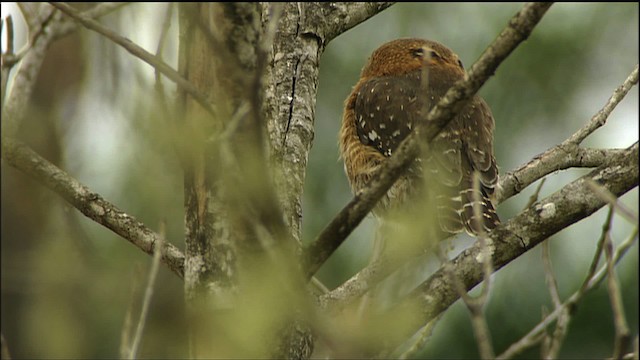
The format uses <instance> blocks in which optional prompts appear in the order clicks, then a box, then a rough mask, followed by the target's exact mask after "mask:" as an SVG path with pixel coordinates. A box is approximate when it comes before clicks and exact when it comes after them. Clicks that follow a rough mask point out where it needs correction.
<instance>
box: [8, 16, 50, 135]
mask: <svg viewBox="0 0 640 360" xmlns="http://www.w3.org/2000/svg"><path fill="white" fill-rule="evenodd" d="M45 7H47V8H50V7H48V6H45V5H41V6H40V9H43V8H45ZM24 8H25V9H26V8H29V9H31V8H30V7H24ZM42 11H46V10H42ZM48 13H49V14H50V15H51V13H50V12H48ZM60 24H61V22H60V21H59V17H56V16H53V18H52V17H51V16H47V17H45V19H44V20H43V22H41V23H37V24H36V26H37V27H38V29H37V30H36V29H34V28H32V27H30V29H29V32H30V33H31V34H30V36H31V39H32V44H31V46H30V47H28V48H26V49H25V51H26V52H22V53H21V55H16V59H14V60H13V61H18V60H19V59H22V64H21V66H20V69H19V71H18V72H17V73H16V75H15V77H14V78H13V81H12V84H11V93H10V96H9V97H7V98H6V101H5V102H4V103H3V104H2V105H3V107H2V134H3V136H14V135H15V134H16V132H17V131H18V129H19V128H20V124H21V123H22V120H23V119H24V116H25V113H26V111H25V110H26V108H27V104H28V102H29V100H30V99H31V93H32V92H33V87H34V85H35V82H36V80H37V78H38V76H37V75H38V72H39V71H40V66H41V65H42V62H43V61H44V57H45V55H46V51H47V48H48V47H49V44H51V42H52V41H53V39H54V35H55V34H56V32H57V29H58V28H59V26H60ZM34 32H35V33H37V34H34ZM5 61H8V60H7V59H3V72H4V67H5V65H6V64H5ZM3 77H4V75H3ZM6 90H7V89H3V94H2V96H3V97H4V96H5V94H4V91H6Z"/></svg>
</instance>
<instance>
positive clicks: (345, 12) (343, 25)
mask: <svg viewBox="0 0 640 360" xmlns="http://www.w3.org/2000/svg"><path fill="white" fill-rule="evenodd" d="M391 5H393V2H332V3H328V2H327V3H324V2H317V3H307V4H305V12H306V13H310V14H321V15H319V16H314V18H317V19H322V20H324V19H334V20H333V21H323V22H322V23H321V24H316V23H313V22H314V21H317V20H315V19H313V18H309V17H304V18H303V19H302V23H303V29H302V31H303V32H306V31H307V29H308V28H313V29H314V30H313V31H321V32H322V34H319V35H320V37H321V38H322V39H323V41H324V42H325V44H326V43H328V42H329V41H331V40H333V39H334V38H336V37H337V36H339V35H340V34H342V33H344V32H346V31H347V30H349V29H351V28H353V27H354V26H356V25H358V24H360V23H361V22H363V21H365V20H367V19H369V18H370V17H372V16H374V15H376V14H378V13H380V12H382V11H383V10H385V9H387V8H388V7H390V6H391Z"/></svg>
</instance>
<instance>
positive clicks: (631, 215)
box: [587, 181, 638, 224]
mask: <svg viewBox="0 0 640 360" xmlns="http://www.w3.org/2000/svg"><path fill="white" fill-rule="evenodd" d="M587 184H588V185H589V188H591V190H592V191H593V192H594V193H595V194H596V196H598V197H599V198H600V199H602V200H603V201H606V202H607V203H608V204H609V205H611V206H612V207H613V208H614V209H615V210H617V211H618V213H619V214H620V215H622V217H623V218H625V219H626V220H627V221H629V223H631V224H637V223H638V214H636V213H635V212H634V211H633V210H631V209H627V207H626V206H624V205H622V204H620V202H619V201H618V198H617V197H616V196H615V195H613V194H612V193H611V192H610V191H607V189H605V188H604V187H602V186H600V185H598V184H597V183H595V182H593V181H589V182H588V183H587Z"/></svg>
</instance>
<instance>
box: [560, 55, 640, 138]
mask: <svg viewBox="0 0 640 360" xmlns="http://www.w3.org/2000/svg"><path fill="white" fill-rule="evenodd" d="M636 84H638V65H636V67H635V68H634V69H633V71H632V72H631V74H629V76H628V77H627V79H626V80H625V81H624V83H623V84H622V85H620V86H619V87H618V88H617V89H616V90H615V91H614V92H613V95H611V97H610V98H609V101H607V104H606V105H605V106H604V107H603V108H602V109H601V110H600V111H598V112H597V113H596V114H595V115H594V116H593V117H592V118H591V120H590V121H589V122H588V123H587V124H586V125H585V126H584V127H582V128H581V129H580V130H578V131H577V132H576V133H575V134H573V135H572V136H571V137H570V138H569V139H567V140H566V141H565V142H564V143H565V144H574V145H579V144H580V143H581V142H582V141H583V140H584V139H586V138H587V136H589V135H591V134H592V133H593V132H594V131H596V130H597V129H598V128H600V127H602V126H603V125H604V124H605V123H606V121H607V119H608V118H609V115H611V112H612V111H613V109H615V108H616V106H617V105H618V104H619V103H620V101H622V99H624V97H625V96H626V95H627V93H628V92H629V90H631V88H632V87H633V85H636Z"/></svg>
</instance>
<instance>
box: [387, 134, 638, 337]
mask: <svg viewBox="0 0 640 360" xmlns="http://www.w3.org/2000/svg"><path fill="white" fill-rule="evenodd" d="M590 180H591V181H595V182H597V183H599V184H601V185H603V186H604V187H606V188H607V190H608V191H610V192H611V193H613V194H615V195H616V196H621V195H623V194H624V193H626V192H627V191H629V190H631V189H632V188H634V187H636V186H638V144H637V143H636V144H634V145H633V146H631V147H630V148H628V149H627V150H625V151H624V152H623V153H620V154H618V155H616V156H615V158H613V159H611V161H610V162H609V163H608V164H607V165H604V166H602V167H599V168H598V169H596V170H593V171H592V172H590V173H589V174H587V175H585V176H583V177H581V178H579V179H577V180H575V181H573V182H572V183H570V184H568V185H566V186H565V187H563V188H562V189H560V190H559V191H557V192H555V193H554V194H552V195H550V196H549V197H547V198H545V199H543V200H541V201H539V202H537V203H535V204H533V205H532V206H530V207H529V208H528V209H527V210H525V211H523V212H522V213H520V214H519V215H518V216H516V217H514V218H512V219H510V220H509V221H508V222H506V223H504V224H502V225H500V226H499V227H497V228H496V229H494V230H493V231H492V232H491V233H490V234H489V237H488V238H487V241H489V242H490V244H491V247H492V250H493V259H494V266H495V271H497V270H499V269H500V268H502V267H503V266H505V265H506V264H508V263H509V262H511V261H512V260H514V259H516V258H518V257H519V256H520V255H522V254H523V253H525V252H526V251H528V250H530V249H532V248H533V247H535V246H536V245H538V244H539V243H541V242H542V241H544V240H545V239H547V238H549V237H550V236H551V235H553V234H555V233H557V232H558V231H560V230H562V229H564V228H566V227H568V226H570V225H571V224H573V223H575V222H577V221H579V220H581V219H583V218H585V217H587V216H589V215H591V214H592V213H594V212H595V211H597V210H598V209H600V208H601V207H603V206H604V205H606V204H607V203H606V202H605V201H604V200H602V199H601V198H600V197H598V196H597V195H596V194H594V193H593V191H592V190H591V189H590V187H589V186H588V181H590ZM481 251H482V249H481V247H480V246H479V244H478V242H476V243H475V244H474V245H473V246H472V247H470V248H468V249H466V250H465V251H463V252H462V253H461V254H460V255H458V256H457V257H456V258H455V259H453V260H451V263H452V264H453V265H454V272H455V275H456V276H457V277H458V278H459V279H460V280H461V281H462V282H463V283H464V284H465V287H466V289H468V290H470V289H472V288H473V287H474V286H476V285H477V284H478V283H479V282H480V281H482V279H483V276H484V274H483V265H482V264H481V263H479V262H478V261H477V259H478V255H479V254H480V252H481ZM458 298H459V295H458V293H457V292H456V291H455V289H453V287H452V284H451V283H450V282H449V281H448V276H447V274H446V272H445V270H444V268H442V267H441V268H440V269H439V270H438V271H437V272H436V273H435V274H433V275H432V276H431V277H430V278H429V279H427V281H425V282H424V283H423V284H422V285H420V287H418V288H417V289H416V290H414V291H413V293H412V294H411V295H410V296H409V298H408V300H406V301H404V302H403V303H402V304H401V305H399V306H398V307H397V308H396V309H395V310H396V311H398V310H401V309H404V308H406V307H408V306H417V308H418V309H420V310H421V312H420V314H419V315H417V316H415V317H414V319H413V320H414V323H413V324H410V325H409V326H408V327H407V329H406V331H407V332H406V333H405V334H402V335H403V336H404V337H406V336H410V335H411V334H412V333H414V332H415V331H417V330H418V329H419V328H420V327H422V326H423V325H424V324H425V323H427V322H428V321H429V320H431V319H433V318H434V317H435V316H437V315H438V314H440V313H441V312H443V311H444V310H446V309H447V308H448V307H449V306H451V304H453V303H454V302H455V301H456V300H457V299H458ZM395 336H398V335H397V334H396V335H395Z"/></svg>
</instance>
